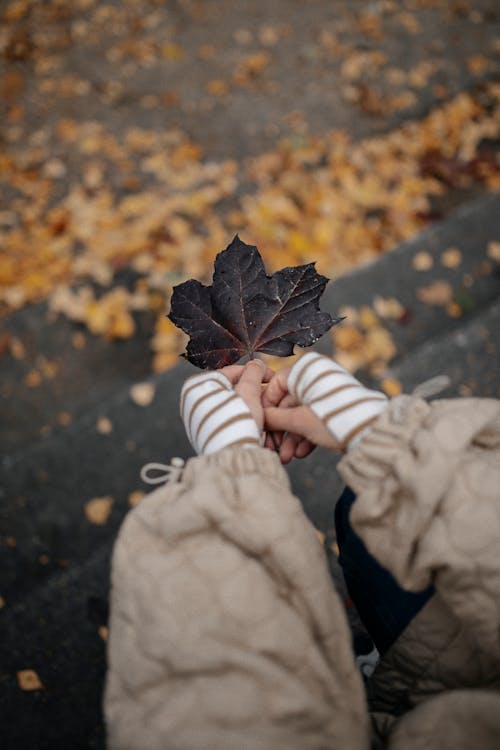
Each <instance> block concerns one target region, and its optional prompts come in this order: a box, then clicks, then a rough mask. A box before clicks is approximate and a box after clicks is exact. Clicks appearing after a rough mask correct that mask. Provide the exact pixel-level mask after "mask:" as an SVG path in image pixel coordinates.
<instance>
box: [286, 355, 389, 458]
mask: <svg viewBox="0 0 500 750" xmlns="http://www.w3.org/2000/svg"><path fill="white" fill-rule="evenodd" d="M288 389H289V391H290V393H291V394H292V396H293V397H294V398H295V400H296V401H297V402H298V403H301V404H305V405H307V406H309V407H310V408H311V409H312V411H313V412H314V413H315V414H316V416H318V417H319V418H320V419H321V420H322V421H323V422H324V423H325V425H326V427H327V429H328V430H329V432H330V433H331V434H332V435H333V436H334V438H335V439H336V440H337V441H338V442H339V443H340V446H341V448H342V449H343V450H346V449H347V448H348V447H352V446H353V445H355V444H356V443H358V442H359V441H360V440H361V438H362V437H363V436H364V435H365V434H366V432H367V431H368V430H369V428H370V426H371V424H372V423H373V422H374V421H375V420H376V419H377V417H378V416H379V415H380V414H381V413H382V412H383V411H384V410H385V409H386V407H387V397H386V396H385V395H384V394H383V393H381V392H380V391H372V390H369V389H368V388H365V386H364V385H362V384H361V383H360V382H359V380H357V379H356V378H355V377H353V375H351V374H350V373H349V372H347V370H344V368H343V367H341V366H340V365H338V364H337V363H336V362H334V361H333V360H331V359H329V358H328V357H324V356H323V355H322V354H317V353H316V352H310V353H308V354H305V355H304V356H303V357H301V358H300V359H299V360H298V362H296V364H295V365H294V366H293V368H292V370H291V372H290V375H289V377H288Z"/></svg>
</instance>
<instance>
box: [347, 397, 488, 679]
mask: <svg viewBox="0 0 500 750" xmlns="http://www.w3.org/2000/svg"><path fill="white" fill-rule="evenodd" d="M338 469H339V472H340V474H341V476H342V478H343V479H344V481H345V482H346V483H347V484H349V486H350V487H351V488H352V489H353V490H354V491H355V493H356V495H357V498H356V501H355V503H354V505H353V508H352V511H351V522H352V525H353V527H354V529H355V530H356V531H357V533H358V534H359V535H360V536H361V538H362V539H363V541H364V542H365V544H366V546H367V547H368V549H369V550H370V552H371V553H372V554H373V555H374V556H375V557H376V558H377V559H378V560H379V562H380V563H381V564H382V565H383V566H384V567H386V568H387V569H388V570H389V571H391V572H392V574H393V575H394V576H395V578H396V579H397V581H398V582H399V583H400V585H401V586H402V587H404V588H406V589H410V590H413V591H418V590H421V589H424V588H425V587H426V586H428V585H429V584H430V583H433V584H434V586H435V588H436V591H437V592H438V594H439V596H440V597H441V600H442V601H443V602H444V603H445V605H446V606H447V607H448V609H450V610H451V611H452V612H453V614H454V616H455V617H457V618H458V620H459V622H461V624H462V625H463V626H464V627H465V628H466V631H467V632H468V633H469V635H470V637H471V638H472V639H473V640H474V641H475V642H476V645H477V647H478V650H479V652H482V654H483V655H487V656H488V659H489V660H490V663H491V660H493V661H495V660H497V661H498V663H499V664H500V555H499V550H500V402H498V401H495V400H493V399H461V400H458V399H457V400H448V401H435V402H432V403H431V404H427V403H426V402H424V401H422V400H419V399H416V398H413V397H409V396H403V397H399V398H397V399H394V400H393V401H392V402H391V404H390V405H389V408H388V409H387V411H386V412H385V413H384V414H383V415H382V416H381V417H380V418H379V419H378V420H377V422H376V423H375V425H374V427H373V429H372V430H371V432H370V433H369V434H368V435H367V436H365V437H364V438H363V440H362V441H361V443H360V444H359V445H358V446H357V447H356V448H355V449H354V450H353V451H352V453H348V454H347V455H346V456H345V457H344V458H343V459H342V461H341V462H340V464H339V466H338ZM497 666H498V665H497Z"/></svg>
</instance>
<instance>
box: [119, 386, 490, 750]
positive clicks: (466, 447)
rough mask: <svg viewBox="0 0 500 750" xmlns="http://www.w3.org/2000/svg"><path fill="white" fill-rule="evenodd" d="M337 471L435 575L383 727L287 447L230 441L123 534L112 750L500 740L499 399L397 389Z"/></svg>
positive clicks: (360, 527) (391, 538)
mask: <svg viewBox="0 0 500 750" xmlns="http://www.w3.org/2000/svg"><path fill="white" fill-rule="evenodd" d="M339 470H340V472H341V474H342V476H343V477H344V479H345V480H346V482H348V483H349V485H350V486H351V487H352V488H353V490H354V491H355V492H356V493H357V500H356V502H355V504H354V506H353V510H352V513H351V520H352V522H353V525H354V527H355V528H356V530H357V531H358V533H359V534H360V535H361V536H362V538H363V540H364V541H365V543H366V545H367V546H368V548H369V549H370V551H371V552H372V554H374V555H375V556H376V557H377V558H378V560H379V561H380V562H381V563H382V564H383V565H384V566H386V567H387V568H388V569H389V570H390V571H391V572H392V573H393V574H394V576H395V577H396V578H397V580H398V581H399V582H400V583H401V584H402V585H403V586H405V587H407V588H410V589H412V590H419V589H421V588H424V587H425V586H427V585H428V583H430V582H432V583H433V584H434V586H435V589H436V593H435V595H434V596H433V597H432V598H431V599H430V600H429V602H428V603H427V604H426V606H425V607H424V609H422V610H421V611H420V613H419V614H418V615H417V616H416V617H415V619H414V620H413V621H412V622H411V623H410V625H409V626H408V628H407V629H406V630H405V632H404V633H403V634H402V636H401V637H400V638H399V639H398V641H397V642H396V643H395V644H394V645H393V646H392V647H391V649H390V650H389V651H388V652H387V654H386V655H385V656H384V659H383V660H382V662H381V663H380V665H379V666H378V668H377V669H376V670H375V673H374V675H373V676H372V678H371V680H370V683H369V685H368V698H369V706H370V709H371V712H372V715H371V718H372V727H373V736H372V738H370V731H369V728H368V727H369V718H370V716H369V711H368V707H367V705H366V697H365V695H364V692H363V687H362V684H361V682H360V678H359V676H358V674H357V672H356V670H355V667H354V661H353V655H352V649H351V643H350V636H349V632H348V628H347V625H346V620H345V615H344V612H343V609H342V605H341V603H340V601H339V600H338V598H337V595H336V593H335V592H334V591H333V589H332V585H331V582H330V577H329V574H328V571H327V568H326V564H325V559H324V555H323V550H322V548H321V546H320V545H319V544H318V541H317V538H316V535H315V532H314V530H313V529H312V527H311V525H310V523H309V522H308V520H307V519H306V517H305V515H304V513H303V511H302V508H301V506H300V503H299V502H298V500H297V499H296V498H294V497H293V495H292V494H291V492H290V487H289V483H288V479H287V476H286V474H285V472H284V471H283V469H282V467H281V465H280V463H279V460H278V459H277V457H276V456H275V455H274V454H272V453H271V452H269V451H266V450H265V449H261V448H256V449H255V450H252V451H248V450H244V449H241V448H228V449H225V450H223V451H221V452H220V453H215V454H213V455H209V456H201V457H198V458H195V459H191V460H190V461H189V462H188V464H187V467H186V469H185V472H184V475H183V477H182V480H181V481H180V482H179V483H178V484H174V485H169V486H166V487H163V488H161V489H159V490H157V491H156V492H154V493H152V494H151V495H149V496H148V497H147V498H146V499H145V500H144V501H143V502H142V503H141V505H139V506H138V507H137V508H136V509H134V511H132V512H131V513H130V514H129V515H128V517H127V518H126V520H125V523H124V524H123V526H122V529H121V531H120V534H119V538H118V541H117V544H116V546H115V551H114V556H113V565H112V596H111V621H110V637H109V641H108V662H109V669H108V676H107V684H106V692H105V715H106V721H107V726H108V747H109V748H110V750H139V749H140V750H160V748H161V749H162V750H198V749H200V750H201V748H203V750H216V749H217V750H229V749H231V750H240V748H241V750H254V749H255V750H284V749H285V748H286V749H287V750H299V749H300V750H309V749H311V750H313V749H314V750H330V749H331V750H337V749H340V748H342V750H367V749H368V748H369V747H370V742H371V741H373V742H375V743H376V746H377V747H380V748H388V749H389V750H421V749H422V750H423V748H426V749H427V748H429V749H431V750H434V748H436V749H437V748H439V750H447V749H448V748H452V747H453V748H454V750H469V749H470V750H472V749H473V748H474V750H475V749H476V748H477V747H481V750H494V749H498V747H499V746H500V745H499V741H498V738H499V736H500V710H499V703H500V555H499V552H498V551H499V549H500V403H499V402H496V401H490V400H460V401H441V402H434V403H432V404H430V405H428V404H426V403H425V402H423V401H421V400H418V399H415V398H410V397H400V398H398V399H394V400H393V402H391V404H390V406H389V408H388V409H387V411H386V412H385V413H384V414H383V415H382V416H381V417H379V419H378V420H377V422H376V423H375V424H374V426H373V429H372V430H371V431H370V432H369V433H368V434H367V435H366V436H365V437H363V439H362V440H361V442H360V443H359V445H357V446H356V447H355V448H353V450H352V451H350V452H349V453H348V454H347V455H346V456H345V457H344V458H343V459H342V461H341V463H340V465H339ZM332 511H333V508H332ZM450 743H451V744H450Z"/></svg>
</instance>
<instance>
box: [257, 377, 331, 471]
mask: <svg viewBox="0 0 500 750" xmlns="http://www.w3.org/2000/svg"><path fill="white" fill-rule="evenodd" d="M289 374H290V369H286V370H280V371H279V372H277V373H275V374H274V376H273V378H272V379H271V380H270V381H269V384H268V386H267V388H266V389H265V390H264V393H263V396H262V403H263V406H264V415H265V426H266V429H267V431H268V435H267V437H266V442H265V445H266V447H267V448H270V449H271V450H278V452H279V456H280V460H281V462H282V463H283V464H287V463H289V462H290V461H291V460H292V458H294V457H295V458H305V457H306V456H308V455H309V454H310V453H311V452H312V451H313V450H314V448H315V447H316V446H317V445H321V446H323V447H324V448H329V449H330V450H335V451H338V450H340V445H339V443H338V441H337V440H336V439H335V438H334V437H333V436H332V435H331V433H330V432H329V431H328V430H327V428H326V426H325V424H324V422H323V421H322V420H321V419H320V418H319V417H318V416H316V414H315V413H314V412H313V411H312V409H310V408H309V407H308V406H305V405H299V404H297V402H296V401H295V399H294V398H293V396H292V395H291V394H290V393H289V391H288V376H289Z"/></svg>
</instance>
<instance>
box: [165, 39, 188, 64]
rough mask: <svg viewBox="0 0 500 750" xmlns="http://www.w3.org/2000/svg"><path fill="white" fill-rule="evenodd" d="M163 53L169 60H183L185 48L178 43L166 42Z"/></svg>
mask: <svg viewBox="0 0 500 750" xmlns="http://www.w3.org/2000/svg"><path fill="white" fill-rule="evenodd" d="M161 53H162V55H163V57H165V58H166V59H167V60H181V59H182V58H183V57H184V50H183V49H182V47H179V45H178V44H172V43H170V44H164V45H163V47H162V48H161Z"/></svg>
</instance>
